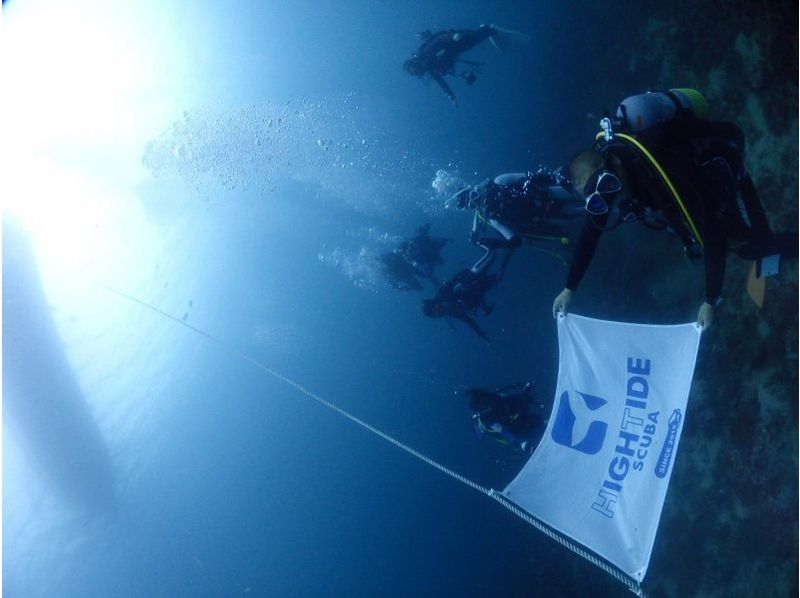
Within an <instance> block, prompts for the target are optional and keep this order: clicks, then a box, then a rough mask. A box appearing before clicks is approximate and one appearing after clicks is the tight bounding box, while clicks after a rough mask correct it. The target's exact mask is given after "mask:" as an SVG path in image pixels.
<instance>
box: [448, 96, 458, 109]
mask: <svg viewBox="0 0 800 598" xmlns="http://www.w3.org/2000/svg"><path fill="white" fill-rule="evenodd" d="M447 97H448V98H449V99H450V103H451V104H452V105H453V108H458V100H456V96H447Z"/></svg>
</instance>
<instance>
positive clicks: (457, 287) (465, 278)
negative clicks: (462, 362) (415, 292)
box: [422, 246, 517, 343]
mask: <svg viewBox="0 0 800 598" xmlns="http://www.w3.org/2000/svg"><path fill="white" fill-rule="evenodd" d="M516 248H517V246H507V247H505V249H506V254H505V256H504V257H503V259H502V260H500V267H499V268H498V269H497V271H496V272H491V273H490V272H489V271H490V270H491V269H492V266H493V265H494V264H495V262H496V261H497V259H496V258H497V253H496V252H495V251H492V252H490V254H489V257H488V258H487V259H483V258H481V259H480V260H478V262H477V263H476V264H475V265H474V266H472V268H468V269H464V270H461V271H460V272H458V273H457V274H456V275H455V276H453V278H451V279H450V280H446V281H444V282H443V283H442V284H441V285H440V286H439V289H438V290H437V291H436V296H435V297H434V298H433V299H425V300H423V302H422V311H423V312H424V313H425V315H426V316H428V317H429V318H441V317H443V316H445V317H447V318H456V319H457V320H461V321H462V322H464V323H465V324H466V325H467V326H469V327H470V328H472V330H473V331H474V332H475V334H477V335H478V336H479V337H481V338H482V339H483V340H484V342H486V343H489V342H490V341H489V337H488V336H486V333H484V332H483V330H482V329H481V327H480V326H479V325H478V323H477V322H476V321H475V318H474V317H473V315H474V314H476V313H477V312H478V310H479V309H481V310H482V311H483V314H484V315H487V316H488V315H489V314H490V313H492V309H493V307H492V306H491V305H489V304H488V303H487V302H486V297H485V295H486V293H487V292H489V290H491V289H492V288H493V287H494V286H495V285H497V283H499V282H500V280H501V279H502V278H503V275H504V274H505V272H506V269H507V268H508V264H509V262H510V261H511V256H512V255H513V254H514V251H515V250H516ZM448 322H450V325H451V326H452V321H450V320H448Z"/></svg>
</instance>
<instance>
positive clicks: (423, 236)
mask: <svg viewBox="0 0 800 598" xmlns="http://www.w3.org/2000/svg"><path fill="white" fill-rule="evenodd" d="M430 229H431V225H430V224H425V225H424V226H421V227H420V228H418V229H417V230H416V232H415V233H414V237H412V238H411V239H405V240H403V242H402V243H401V244H400V246H399V247H397V248H395V249H393V250H392V251H391V252H388V253H383V254H381V255H380V257H379V258H378V259H379V261H380V262H381V264H383V273H384V276H385V277H386V279H387V281H388V282H389V284H390V285H391V286H392V287H394V288H395V289H399V290H402V291H419V290H422V284H421V283H420V281H419V280H418V278H427V279H428V280H430V281H431V282H432V283H433V284H439V281H438V280H437V279H436V278H435V277H434V275H433V272H434V270H435V269H436V267H437V266H439V265H441V264H443V263H444V260H443V259H442V248H443V247H444V246H445V245H446V244H447V241H448V240H447V239H444V238H440V237H432V236H431V235H430Z"/></svg>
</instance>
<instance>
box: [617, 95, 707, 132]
mask: <svg viewBox="0 0 800 598" xmlns="http://www.w3.org/2000/svg"><path fill="white" fill-rule="evenodd" d="M708 111H709V109H708V102H707V101H706V99H705V97H703V94H701V93H700V92H699V91H697V90H696V89H688V88H678V89H670V90H669V91H655V92H650V91H648V92H646V93H640V94H638V95H634V96H630V97H628V98H625V99H624V100H622V101H621V102H620V103H619V106H618V107H617V119H618V122H619V124H621V125H622V127H623V128H624V129H626V130H628V131H630V132H632V133H641V132H642V131H644V130H646V129H649V128H650V127H652V126H654V125H657V124H660V123H663V122H666V121H669V120H673V119H675V118H683V117H687V116H689V117H694V118H701V119H706V118H708Z"/></svg>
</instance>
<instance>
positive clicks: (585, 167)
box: [553, 89, 798, 328]
mask: <svg viewBox="0 0 800 598" xmlns="http://www.w3.org/2000/svg"><path fill="white" fill-rule="evenodd" d="M707 114H708V104H707V102H706V100H705V98H704V97H703V96H702V95H701V94H700V93H699V92H697V91H696V90H693V89H673V90H670V91H668V92H657V93H646V94H640V95H638V96H632V97H630V98H627V99H626V100H624V101H623V102H622V103H621V104H620V106H619V108H618V111H617V119H615V120H612V119H611V118H608V117H607V118H604V119H603V120H602V121H601V127H602V128H603V131H601V132H599V133H598V134H597V136H596V142H595V145H594V147H593V149H592V150H591V151H585V152H582V153H580V154H578V155H577V156H576V157H575V158H573V160H572V162H571V163H570V165H569V168H568V172H567V174H568V176H569V178H570V180H571V183H572V186H573V188H574V189H575V191H577V192H579V193H581V194H582V196H583V197H584V201H585V209H586V212H587V213H586V216H585V224H584V226H583V230H582V232H581V234H580V237H579V239H578V242H577V246H576V247H575V250H574V254H573V260H572V264H571V266H570V269H569V273H568V274H567V280H566V284H565V288H564V290H563V291H561V293H560V294H559V295H558V296H557V297H556V298H555V300H554V302H553V315H555V314H556V313H557V312H558V311H566V309H567V307H568V305H569V303H570V300H571V299H572V296H573V294H574V292H575V290H576V289H577V288H578V284H579V283H580V281H581V278H582V277H583V275H584V273H585V272H586V270H587V268H588V267H589V264H590V262H591V260H592V256H593V255H594V252H595V248H596V247H597V243H598V241H599V239H600V235H601V234H602V232H603V231H605V230H608V229H612V228H615V227H616V226H617V225H618V224H621V223H623V222H629V221H639V222H642V223H643V224H644V225H645V226H647V227H649V228H652V229H657V230H667V231H668V232H670V233H672V234H674V235H675V236H677V237H678V238H680V240H681V242H682V243H683V246H684V250H685V252H686V254H687V255H688V256H689V258H690V259H693V260H696V259H699V258H701V257H702V258H703V259H704V261H705V279H706V281H705V298H704V301H703V303H702V304H701V306H700V309H699V310H698V314H697V323H698V325H700V326H702V327H703V328H707V327H709V326H711V324H712V322H713V319H714V309H715V308H716V307H717V306H718V305H719V304H720V302H721V301H722V299H721V293H722V282H723V278H724V274H725V261H726V257H727V251H728V249H729V248H730V249H731V250H733V251H734V252H735V253H736V254H737V255H738V256H739V257H741V258H743V259H746V260H755V261H756V264H757V267H755V268H754V271H755V272H756V275H757V276H758V278H760V279H763V277H764V276H768V275H770V274H774V273H777V272H778V270H779V268H780V263H781V261H782V260H784V259H793V258H796V257H797V239H798V238H797V233H796V232H792V233H781V234H774V233H773V232H772V230H771V229H770V226H769V223H768V221H767V217H766V215H765V213H764V209H763V207H762V205H761V201H760V199H759V196H758V192H757V191H756V188H755V185H754V184H753V181H752V179H751V178H750V175H749V174H748V173H747V170H746V169H745V165H744V135H743V134H742V131H741V129H739V127H737V126H736V125H734V124H733V123H728V122H720V121H712V120H707V119H706V116H707ZM612 216H613V219H612ZM610 219H612V222H611V224H610V225H609V220H610ZM614 220H615V221H614ZM637 253H639V252H637ZM762 284H763V282H762Z"/></svg>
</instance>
